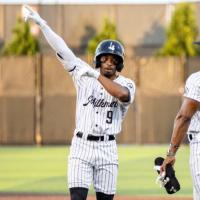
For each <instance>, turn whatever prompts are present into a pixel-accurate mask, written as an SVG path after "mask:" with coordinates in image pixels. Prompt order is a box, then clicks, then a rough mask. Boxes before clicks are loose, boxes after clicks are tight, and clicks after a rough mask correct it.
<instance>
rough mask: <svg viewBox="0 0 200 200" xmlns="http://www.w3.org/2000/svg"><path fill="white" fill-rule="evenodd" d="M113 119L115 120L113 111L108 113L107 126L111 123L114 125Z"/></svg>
mask: <svg viewBox="0 0 200 200" xmlns="http://www.w3.org/2000/svg"><path fill="white" fill-rule="evenodd" d="M112 118H113V111H108V112H107V119H106V123H107V124H111V123H112Z"/></svg>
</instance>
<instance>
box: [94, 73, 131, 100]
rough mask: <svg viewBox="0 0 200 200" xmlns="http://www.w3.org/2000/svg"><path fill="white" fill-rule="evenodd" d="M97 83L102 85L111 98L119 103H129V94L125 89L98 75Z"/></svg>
mask: <svg viewBox="0 0 200 200" xmlns="http://www.w3.org/2000/svg"><path fill="white" fill-rule="evenodd" d="M98 81H99V82H100V83H101V84H102V85H103V87H104V88H105V89H106V91H107V92H108V93H109V94H111V95H112V96H113V97H115V98H117V99H119V100H120V101H121V102H128V101H130V98H131V97H130V92H129V90H128V89H127V88H126V87H123V86H121V85H120V84H118V83H115V82H114V81H112V80H110V79H108V78H106V77H105V76H102V75H99V77H98Z"/></svg>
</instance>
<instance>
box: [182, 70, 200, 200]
mask: <svg viewBox="0 0 200 200" xmlns="http://www.w3.org/2000/svg"><path fill="white" fill-rule="evenodd" d="M184 96H185V97H188V98H191V99H194V100H196V101H199V102H200V72H196V73H194V74H192V75H191V76H190V77H189V78H188V79H187V81H186V85H185V94H184ZM189 133H193V134H194V138H193V139H192V140H191V141H190V171H191V176H192V181H193V187H194V192H193V193H194V195H193V198H194V200H200V138H199V137H195V134H200V110H198V111H197V112H196V113H195V114H194V116H193V117H192V120H191V122H190V126H189V128H188V134H189Z"/></svg>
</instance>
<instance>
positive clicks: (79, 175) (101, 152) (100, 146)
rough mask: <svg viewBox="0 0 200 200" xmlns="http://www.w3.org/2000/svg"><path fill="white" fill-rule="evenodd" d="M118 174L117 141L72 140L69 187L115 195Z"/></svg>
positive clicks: (75, 138) (69, 161)
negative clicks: (90, 188) (92, 189)
mask: <svg viewBox="0 0 200 200" xmlns="http://www.w3.org/2000/svg"><path fill="white" fill-rule="evenodd" d="M117 172H118V155H117V146H116V141H115V140H112V141H99V142H95V141H87V140H85V139H82V138H78V137H76V136H74V137H73V139H72V145H71V147H70V156H69V160H68V186H69V188H72V187H85V188H89V187H90V185H91V183H92V182H93V184H94V189H95V191H96V192H103V193H105V194H115V191H116V181H117Z"/></svg>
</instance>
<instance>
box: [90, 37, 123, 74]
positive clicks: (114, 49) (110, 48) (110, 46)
mask: <svg viewBox="0 0 200 200" xmlns="http://www.w3.org/2000/svg"><path fill="white" fill-rule="evenodd" d="M105 54H111V55H115V56H116V57H117V58H118V60H119V62H118V64H117V66H116V69H117V71H118V72H121V70H122V69H123V67H124V47H123V46H122V44H121V43H120V42H118V41H116V40H103V41H102V42H100V43H99V45H98V46H97V48H96V51H95V56H94V62H95V67H96V68H99V67H100V65H101V62H100V58H101V56H103V55H105Z"/></svg>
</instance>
